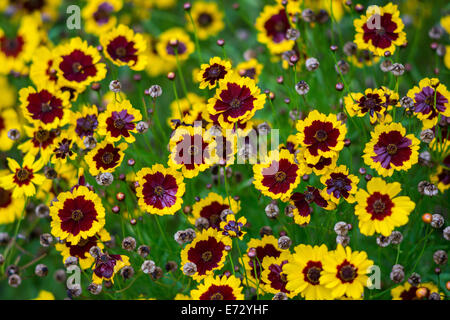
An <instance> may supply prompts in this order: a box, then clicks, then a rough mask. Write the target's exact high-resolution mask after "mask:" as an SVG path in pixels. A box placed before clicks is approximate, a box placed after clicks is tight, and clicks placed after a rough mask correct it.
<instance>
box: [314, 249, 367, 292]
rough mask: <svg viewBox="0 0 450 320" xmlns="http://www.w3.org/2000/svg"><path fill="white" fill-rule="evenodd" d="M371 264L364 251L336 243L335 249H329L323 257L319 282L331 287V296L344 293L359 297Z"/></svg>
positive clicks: (365, 283) (328, 287)
mask: <svg viewBox="0 0 450 320" xmlns="http://www.w3.org/2000/svg"><path fill="white" fill-rule="evenodd" d="M372 266H373V261H372V260H369V259H368V258H367V254H366V253H365V252H364V251H353V252H352V249H351V248H350V247H348V246H347V247H345V248H344V247H342V246H341V245H340V244H338V246H337V248H336V250H335V251H330V252H329V253H328V254H327V255H325V257H324V264H323V271H322V274H321V277H320V284H321V285H323V286H325V288H327V289H331V294H332V296H333V298H341V297H343V296H344V295H346V296H347V297H349V298H353V299H359V298H361V296H362V294H363V293H364V286H367V285H368V277H367V273H369V272H370V268H371V267H372Z"/></svg>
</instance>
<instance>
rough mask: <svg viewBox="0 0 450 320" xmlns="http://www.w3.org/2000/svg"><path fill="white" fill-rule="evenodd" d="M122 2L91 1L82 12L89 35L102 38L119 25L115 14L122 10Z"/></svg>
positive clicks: (118, 0) (110, 0) (109, 0)
mask: <svg viewBox="0 0 450 320" xmlns="http://www.w3.org/2000/svg"><path fill="white" fill-rule="evenodd" d="M122 5H123V3H122V0H91V1H88V2H87V4H86V6H85V7H84V8H83V10H82V11H81V15H82V17H83V20H84V21H85V25H84V27H85V30H86V32H87V33H91V34H94V35H96V36H102V35H104V34H105V33H107V32H108V31H110V30H111V29H112V28H113V27H114V26H115V25H116V23H117V18H116V17H115V16H114V14H115V13H117V12H119V11H120V9H122Z"/></svg>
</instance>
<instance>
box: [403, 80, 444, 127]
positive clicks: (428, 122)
mask: <svg viewBox="0 0 450 320" xmlns="http://www.w3.org/2000/svg"><path fill="white" fill-rule="evenodd" d="M407 96H408V97H410V98H411V99H413V101H414V108H413V112H414V114H415V115H416V116H417V118H419V120H421V121H422V123H423V129H429V128H432V127H434V126H435V125H436V124H437V123H438V121H439V117H440V116H445V117H450V92H449V91H448V90H447V87H446V86H445V85H444V84H442V83H441V82H440V81H439V79H437V78H432V79H430V78H425V79H422V80H420V82H419V86H415V87H414V88H412V89H411V90H409V91H408V94H407Z"/></svg>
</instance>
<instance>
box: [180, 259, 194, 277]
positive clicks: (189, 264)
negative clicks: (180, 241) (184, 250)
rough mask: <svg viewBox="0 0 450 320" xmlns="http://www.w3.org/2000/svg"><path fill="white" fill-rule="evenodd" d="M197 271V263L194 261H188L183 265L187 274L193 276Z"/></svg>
mask: <svg viewBox="0 0 450 320" xmlns="http://www.w3.org/2000/svg"><path fill="white" fill-rule="evenodd" d="M196 272H197V265H196V264H195V263H193V262H187V263H186V264H185V265H184V266H183V273H184V274H185V275H187V276H193V275H194V274H195V273H196Z"/></svg>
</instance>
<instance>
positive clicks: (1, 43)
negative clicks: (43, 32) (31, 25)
mask: <svg viewBox="0 0 450 320" xmlns="http://www.w3.org/2000/svg"><path fill="white" fill-rule="evenodd" d="M24 43H25V41H24V39H23V37H22V36H21V35H17V36H16V37H14V38H8V37H6V36H5V35H3V36H2V37H1V38H0V51H1V52H2V53H3V54H4V55H5V56H7V57H14V58H15V57H17V56H18V55H19V54H20V53H21V52H22V50H23V46H24Z"/></svg>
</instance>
